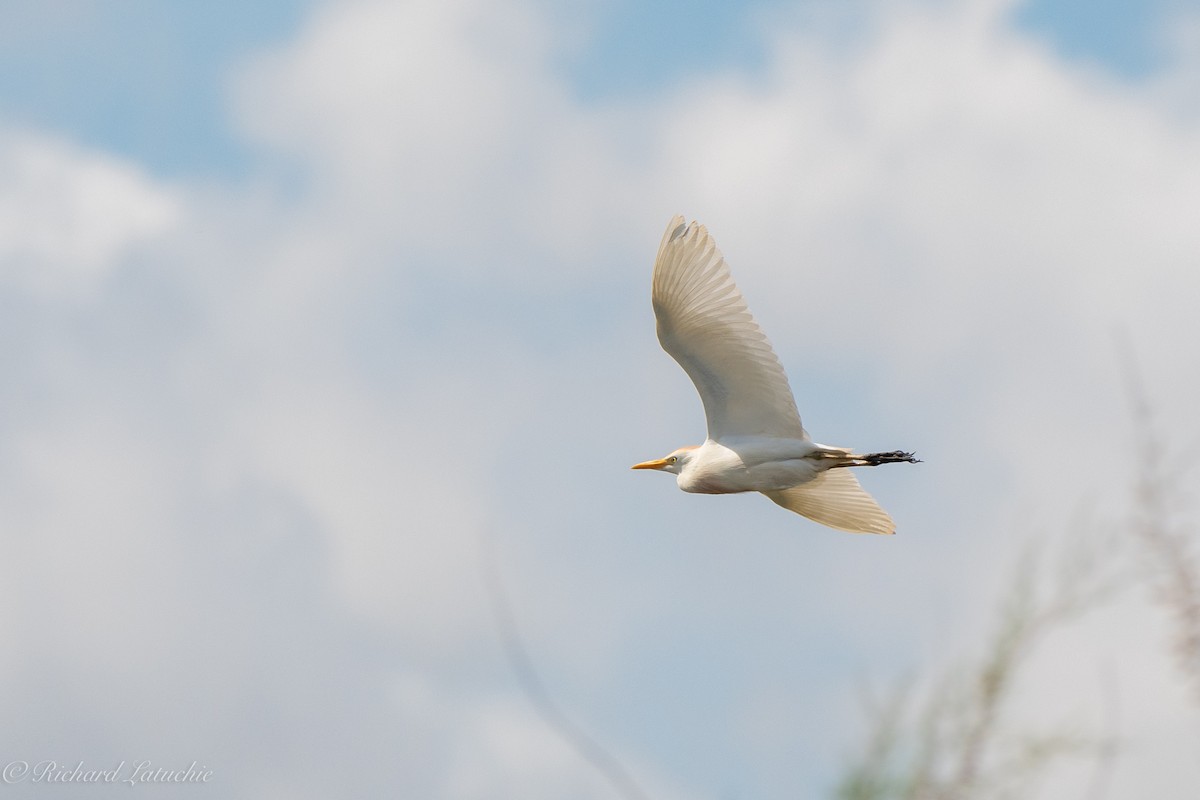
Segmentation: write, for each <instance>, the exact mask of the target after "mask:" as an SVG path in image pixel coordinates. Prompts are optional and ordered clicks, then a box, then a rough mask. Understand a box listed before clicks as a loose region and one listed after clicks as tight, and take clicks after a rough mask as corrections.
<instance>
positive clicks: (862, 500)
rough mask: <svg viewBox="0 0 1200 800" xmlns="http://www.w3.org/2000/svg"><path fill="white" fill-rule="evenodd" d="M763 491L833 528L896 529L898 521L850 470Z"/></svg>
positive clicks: (888, 530) (879, 530) (782, 503)
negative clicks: (790, 486)
mask: <svg viewBox="0 0 1200 800" xmlns="http://www.w3.org/2000/svg"><path fill="white" fill-rule="evenodd" d="M898 460H899V459H898ZM879 463H884V462H879ZM763 494H765V495H766V496H767V497H769V498H771V499H772V500H773V501H775V502H776V503H778V504H779V505H781V506H783V507H784V508H786V509H788V510H789V511H795V512H796V513H797V514H800V515H802V516H805V517H808V518H809V519H811V520H813V521H814V522H819V523H821V524H822V525H828V526H829V527H831V528H837V529H838V530H843V531H849V532H851V533H895V532H896V523H894V522H892V518H891V517H889V516H888V513H887V512H886V511H884V510H883V509H882V508H880V507H879V504H878V503H876V502H875V498H873V497H871V495H869V494H867V492H866V490H865V489H863V488H862V486H861V485H860V484H859V482H858V478H856V477H855V476H854V473H853V472H851V471H850V470H848V469H828V470H825V471H824V472H822V473H820V474H818V475H817V477H816V478H813V479H812V480H811V481H808V482H807V483H802V484H800V485H799V486H793V487H792V488H790V489H783V490H781V491H777V492H763Z"/></svg>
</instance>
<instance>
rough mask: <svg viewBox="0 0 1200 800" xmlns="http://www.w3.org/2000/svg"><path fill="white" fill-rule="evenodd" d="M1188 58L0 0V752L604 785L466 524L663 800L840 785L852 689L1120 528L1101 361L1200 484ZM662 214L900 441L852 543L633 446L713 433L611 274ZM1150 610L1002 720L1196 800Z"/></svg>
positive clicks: (488, 785) (368, 776) (1121, 470)
mask: <svg viewBox="0 0 1200 800" xmlns="http://www.w3.org/2000/svg"><path fill="white" fill-rule="evenodd" d="M1198 53H1200V7H1197V6H1196V5H1194V4H1193V3H1187V2H1182V0H1181V1H1180V2H1171V1H1169V0H1163V2H1144V3H1132V2H1117V0H1106V2H1102V3H1095V2H1092V3H1083V2H1072V1H1070V0H1053V1H1051V0H1045V1H1042V0H1031V1H1030V2H1025V3H1019V2H1015V0H926V1H924V2H922V1H920V0H873V1H866V0H864V2H850V3H839V4H833V3H825V2H819V0H812V1H811V2H798V3H784V2H775V1H773V0H772V1H770V2H768V1H766V0H764V1H763V2H745V3H717V2H702V3H698V4H697V3H690V4H684V3H677V2H662V3H634V2H618V3H610V4H600V3H594V2H585V1H584V0H580V1H579V2H566V3H550V2H543V1H542V0H506V1H504V0H437V1H436V2H434V1H433V0H412V1H411V2H383V1H382V0H353V1H347V2H338V1H336V0H329V1H327V2H325V1H322V0H307V1H306V2H284V0H271V1H270V2H264V3H256V4H245V3H234V2H225V1H224V0H219V1H218V2H214V3H208V4H204V5H203V7H201V6H199V5H194V4H185V3H154V2H149V0H146V1H145V2H143V1H142V0H135V1H134V2H129V3H123V4H119V5H116V4H108V3H98V2H88V1H87V0H56V1H55V2H45V3H39V4H30V3H19V2H8V1H7V0H0V368H2V369H3V372H4V374H5V376H6V379H5V380H4V381H3V382H0V409H2V413H0V441H3V442H4V446H3V447H2V448H0V509H3V511H2V516H0V520H2V521H0V534H2V536H3V543H4V548H3V549H4V553H5V556H6V557H5V558H4V559H3V560H2V561H0V636H2V637H3V640H4V641H5V643H6V645H7V646H6V647H5V648H4V650H3V653H2V654H0V681H3V685H4V686H5V687H7V688H8V691H6V692H5V693H4V696H3V698H2V699H0V716H2V718H3V719H4V720H5V722H6V724H5V725H4V726H3V731H2V732H0V756H2V758H0V761H3V762H4V763H3V764H0V770H4V773H3V778H4V780H5V781H6V782H12V783H15V784H23V785H24V787H25V788H24V789H19V790H16V791H22V792H28V794H27V795H22V796H31V797H50V798H52V797H66V796H71V797H76V796H81V795H83V794H87V796H88V797H108V796H114V797H115V796H118V795H120V796H125V794H126V793H127V792H128V791H129V790H130V788H131V787H130V786H128V785H122V784H121V783H120V781H117V782H115V783H106V784H101V785H93V786H88V787H86V788H82V787H79V786H77V785H72V784H69V783H63V782H60V783H57V784H56V783H53V782H51V781H49V780H48V779H45V780H39V779H37V776H36V773H35V770H36V767H37V765H39V764H45V763H47V762H53V763H55V764H58V765H60V766H63V765H65V766H66V767H68V768H70V769H74V767H75V765H76V764H82V765H83V768H84V769H85V770H86V769H97V770H114V769H117V770H121V773H120V776H119V777H120V778H122V779H124V778H128V777H130V776H131V774H132V773H133V771H134V770H135V769H136V765H138V764H142V763H146V764H149V765H150V766H151V767H152V768H153V769H158V768H163V769H174V770H186V769H187V768H188V767H189V765H191V764H192V763H193V762H195V763H196V764H197V765H199V767H202V768H203V769H206V770H209V771H211V777H210V778H209V780H208V781H207V782H206V783H205V784H204V785H182V786H179V785H167V784H162V783H155V784H153V785H147V786H144V787H142V788H145V789H146V790H147V791H148V792H153V793H154V795H155V796H167V797H185V796H186V797H199V796H202V795H204V794H206V793H214V792H215V793H216V795H219V796H221V797H231V798H255V799H258V798H263V799H264V800H265V799H267V798H318V797H320V798H325V797H331V796H332V797H382V796H396V797H412V798H454V799H456V800H457V799H460V798H461V800H485V799H491V798H511V797H521V798H526V799H527V800H540V798H561V797H574V798H597V799H599V798H610V797H616V796H617V795H616V794H615V792H614V790H613V788H612V787H611V786H609V785H608V784H607V783H606V782H605V780H604V779H603V777H602V776H600V775H598V774H597V773H596V771H595V770H594V769H593V768H592V767H591V765H589V764H588V763H587V762H586V761H585V760H584V759H582V758H581V757H580V756H579V754H578V753H576V752H574V751H573V750H572V749H571V748H570V747H569V746H568V745H567V744H566V743H564V741H563V740H562V739H561V737H559V736H558V735H556V733H555V732H554V730H553V729H552V728H550V727H549V726H548V725H547V724H546V722H545V720H544V719H542V717H540V716H539V715H538V713H537V710H536V708H535V707H534V706H533V705H532V704H531V703H530V701H529V699H528V698H527V697H526V695H525V694H524V693H523V691H522V687H521V684H520V682H519V680H518V677H517V675H516V674H515V673H514V671H513V668H512V664H510V663H509V662H508V661H507V660H506V658H505V655H504V651H503V649H502V647H501V639H500V634H499V632H498V629H497V624H496V619H495V617H494V613H493V612H494V602H493V599H492V598H491V597H490V596H489V594H488V592H487V590H486V588H485V585H484V582H483V580H482V577H481V575H482V568H483V567H484V566H485V565H486V564H487V563H488V561H487V559H486V558H485V556H484V554H485V553H486V552H493V553H494V567H495V569H496V571H497V574H499V575H500V577H501V579H502V581H503V585H504V587H505V592H506V595H507V597H508V602H509V604H510V605H511V608H512V613H513V617H514V619H515V621H516V623H517V625H518V628H519V631H520V635H521V637H522V640H523V641H524V643H525V645H526V648H527V651H528V655H529V658H530V659H531V660H532V662H533V663H534V665H535V666H536V668H537V670H538V672H539V674H540V677H541V680H542V682H543V684H544V685H545V687H546V689H547V691H548V692H549V693H550V695H551V696H552V697H553V698H554V700H555V702H556V703H557V704H558V706H559V707H560V708H561V709H562V711H563V712H564V713H565V714H566V715H567V716H569V717H570V718H571V719H572V720H573V722H574V723H575V724H577V725H578V726H580V727H581V728H582V729H584V730H586V731H587V732H588V733H589V734H590V735H591V736H593V737H594V738H595V739H596V740H597V741H599V742H601V743H602V744H603V746H604V747H605V748H607V749H608V750H610V751H611V752H612V753H613V754H614V755H615V756H616V757H617V758H619V759H620V761H621V763H622V764H623V765H624V766H625V768H626V769H627V770H628V771H629V772H630V773H631V774H633V775H635V776H636V777H637V780H638V782H639V783H640V784H641V785H642V786H643V788H644V789H645V790H646V792H647V793H648V794H650V795H651V796H652V797H654V798H656V800H659V799H660V800H702V799H709V798H711V799H712V800H717V799H720V800H726V799H727V798H772V799H773V798H802V799H805V800H807V798H822V797H831V796H832V792H833V788H834V786H835V785H836V783H837V781H838V778H839V776H840V775H841V774H842V773H843V771H844V769H845V768H846V765H847V764H849V763H850V762H851V761H852V759H853V758H854V756H855V754H856V753H858V752H859V751H860V750H861V747H862V742H863V739H864V736H865V733H866V731H867V730H868V727H869V724H868V723H869V718H868V716H867V714H866V713H865V712H864V709H863V704H862V701H861V700H862V695H863V693H864V687H877V688H878V687H888V686H895V685H898V684H899V683H900V682H902V681H905V680H908V679H912V678H913V676H917V677H918V679H920V678H923V677H924V678H929V676H936V675H938V674H941V672H940V671H942V670H945V669H948V668H950V666H951V665H953V664H955V663H960V662H962V661H964V660H969V659H970V658H971V657H972V656H973V654H977V653H978V652H979V650H980V648H981V647H982V646H983V645H984V642H985V641H986V637H987V634H988V631H989V630H990V629H991V628H992V627H993V626H994V623H995V618H996V605H997V601H998V598H999V597H1000V596H1002V594H1003V591H1004V587H1005V586H1006V584H1007V582H1008V581H1009V576H1011V574H1012V570H1013V569H1014V565H1015V564H1017V563H1018V562H1019V559H1020V558H1021V555H1022V553H1024V552H1027V551H1028V550H1029V549H1030V548H1034V549H1035V550H1036V551H1038V552H1040V551H1041V550H1042V549H1045V550H1052V549H1054V548H1055V547H1058V544H1057V543H1059V542H1061V541H1062V540H1063V537H1064V535H1066V534H1072V533H1074V534H1078V533H1079V529H1080V528H1081V527H1082V528H1083V529H1084V530H1083V532H1084V533H1085V534H1087V533H1088V532H1089V531H1090V530H1091V529H1092V528H1094V529H1095V530H1096V531H1097V538H1098V537H1099V535H1100V532H1102V531H1108V530H1109V529H1118V530H1119V529H1121V528H1122V526H1123V525H1124V521H1125V520H1128V519H1129V517H1130V514H1131V513H1132V510H1131V505H1130V504H1131V500H1130V498H1131V496H1132V494H1133V492H1132V487H1133V484H1134V481H1135V480H1136V436H1137V431H1136V428H1135V425H1134V415H1133V413H1132V412H1131V406H1130V402H1129V399H1128V394H1127V392H1126V384H1127V371H1126V370H1124V369H1123V367H1122V364H1123V363H1124V362H1123V360H1122V359H1123V358H1124V357H1127V356H1128V355H1129V354H1132V357H1133V360H1134V361H1135V362H1136V364H1137V368H1138V371H1139V373H1140V375H1141V380H1142V384H1143V387H1144V389H1145V392H1146V394H1147V396H1148V397H1150V398H1151V402H1152V404H1153V409H1154V421H1155V423H1156V424H1157V425H1158V426H1160V430H1161V431H1163V436H1162V441H1163V442H1164V447H1165V448H1166V450H1167V453H1166V456H1167V457H1168V458H1169V459H1170V460H1171V463H1173V464H1178V468H1179V470H1180V471H1179V473H1178V475H1179V476H1180V477H1179V482H1180V485H1181V486H1183V487H1184V491H1182V492H1180V499H1179V503H1180V504H1181V505H1180V508H1179V511H1178V513H1179V516H1180V518H1182V519H1185V520H1186V519H1188V513H1189V511H1190V509H1192V508H1194V507H1195V503H1196V502H1200V498H1196V497H1195V496H1194V493H1192V494H1188V492H1187V491H1186V487H1187V486H1189V485H1190V484H1188V483H1187V480H1188V478H1187V476H1188V472H1187V469H1188V467H1187V457H1188V456H1189V455H1190V454H1191V452H1192V451H1193V450H1194V448H1195V447H1196V445H1197V444H1200V428H1198V427H1197V425H1196V423H1195V421H1194V413H1193V409H1194V408H1195V407H1196V405H1197V403H1198V402H1200V373H1198V372H1197V371H1196V370H1194V369H1192V368H1191V365H1193V364H1195V363H1197V355H1198V354H1197V342H1200V322H1197V317H1196V315H1195V298H1196V297H1198V296H1200V269H1198V268H1197V263H1196V259H1197V253H1200V226H1197V225H1196V224H1195V219H1196V209H1197V208H1200V115H1198V114H1197V111H1196V110H1197V108H1200V57H1198V56H1197V54H1198ZM676 213H682V214H685V215H686V216H687V217H688V218H689V219H693V218H694V219H698V220H700V221H701V222H703V223H705V224H706V225H707V226H708V228H709V230H710V231H711V232H712V233H713V235H714V236H715V238H716V240H717V241H718V243H719V244H720V246H721V248H722V250H723V251H724V253H725V255H726V257H727V260H728V261H729V263H730V264H731V267H732V270H733V274H734V277H735V278H736V280H737V281H738V283H739V285H740V287H741V288H742V290H743V292H744V294H745V295H746V298H747V300H748V302H749V305H750V307H751V308H752V309H753V310H754V312H755V314H756V317H757V319H758V321H759V323H760V324H761V325H762V327H763V329H764V330H765V331H766V332H767V334H768V335H769V336H770V337H771V340H772V342H773V343H774V345H775V348H776V350H777V352H778V354H779V356H780V359H781V361H782V362H783V364H784V366H785V367H786V369H787V370H788V372H789V375H790V376H791V383H792V386H793V388H794V390H795V392H796V395H797V402H798V405H799V408H800V412H801V415H802V418H803V419H804V421H805V425H806V427H807V428H808V429H809V430H810V431H811V432H812V434H813V436H814V438H815V439H817V440H818V441H822V442H826V443H829V444H835V445H842V446H853V447H857V448H861V449H863V450H892V449H905V450H915V451H916V452H917V453H918V455H919V456H920V457H922V458H923V459H924V463H922V464H921V465H919V466H915V467H909V466H892V467H883V468H879V469H876V470H870V471H866V472H864V473H863V474H862V475H861V479H862V482H863V484H864V485H865V486H866V488H867V489H868V490H869V491H870V492H871V493H872V494H873V495H874V496H875V497H876V498H877V499H878V500H879V501H880V503H881V504H882V505H883V506H884V507H885V508H887V509H888V510H889V511H890V512H891V514H892V516H893V517H894V518H895V519H896V522H897V527H898V534H897V535H896V536H894V537H868V536H852V535H848V534H842V533H838V532H835V531H831V530H828V529H824V528H821V527H820V526H818V525H816V524H813V523H810V522H808V521H807V520H804V519H802V518H800V517H797V516H795V515H791V514H788V513H786V512H784V511H783V510H782V509H780V508H778V507H776V506H774V505H773V504H771V503H769V502H767V501H766V500H765V499H763V498H761V497H756V496H755V497H752V496H728V497H707V496H691V495H686V494H684V493H681V492H679V491H678V490H677V489H676V487H675V486H673V485H672V481H670V480H669V479H667V478H664V477H662V476H659V475H656V474H647V473H643V472H631V471H630V470H629V469H628V467H629V465H630V464H633V463H635V462H637V461H642V460H645V459H649V458H655V457H659V456H661V455H663V454H665V453H668V452H670V451H671V450H673V449H675V448H676V447H678V446H680V445H684V444H692V443H698V442H699V441H700V440H701V439H702V437H703V431H704V419H703V413H702V409H701V407H700V403H699V401H698V399H697V398H696V396H695V393H694V390H693V388H692V387H691V385H690V384H689V382H688V381H687V379H686V376H685V375H684V374H683V372H682V371H681V370H680V369H679V368H678V367H677V366H676V365H675V364H674V363H673V362H672V361H671V360H670V358H669V357H668V356H667V355H666V354H665V353H663V352H662V351H661V349H660V348H659V347H658V344H657V341H656V340H655V337H654V322H653V316H652V311H651V308H650V303H649V288H650V269H651V265H652V261H653V257H654V253H655V249H656V247H657V245H658V242H659V240H660V238H661V236H662V231H663V228H664V226H665V225H666V223H667V221H668V220H669V219H670V218H671V216H672V215H673V214H676ZM1190 474H1191V478H1190V479H1191V480H1192V481H1194V475H1195V473H1194V471H1193V472H1191V473H1190ZM1189 504H1190V505H1189ZM1081 519H1082V520H1084V522H1080V520H1081ZM1085 538H1086V536H1085ZM1118 549H1120V550H1121V551H1122V553H1124V556H1128V561H1129V564H1130V565H1131V568H1133V569H1134V572H1136V571H1137V569H1140V568H1141V566H1143V565H1141V563H1140V562H1139V560H1138V557H1137V553H1136V547H1135V546H1133V545H1132V544H1131V543H1125V544H1124V545H1121V547H1120V548H1118ZM1125 550H1128V551H1130V552H1128V553H1125V552H1124V551H1125ZM1068 552H1069V549H1068ZM1124 556H1122V557H1124ZM1171 635H1172V629H1171V625H1170V618H1169V617H1168V616H1167V615H1166V614H1164V613H1163V612H1162V610H1161V608H1160V607H1159V605H1158V604H1156V602H1155V596H1154V595H1153V593H1152V592H1150V591H1148V590H1147V589H1146V588H1145V587H1144V586H1140V585H1138V586H1135V587H1134V588H1132V589H1129V590H1128V591H1125V592H1123V593H1122V594H1121V595H1120V596H1119V597H1118V598H1117V599H1115V600H1112V601H1109V602H1106V603H1104V604H1103V606H1102V607H1098V608H1096V609H1094V610H1089V613H1088V614H1087V615H1085V616H1084V617H1083V618H1082V619H1081V620H1080V621H1079V622H1078V623H1077V624H1074V625H1072V626H1071V627H1070V628H1069V629H1067V630H1065V631H1063V632H1062V633H1061V635H1058V636H1056V637H1052V638H1049V640H1048V641H1045V642H1042V643H1040V644H1039V648H1038V650H1037V652H1036V653H1035V655H1034V658H1033V659H1032V662H1031V664H1030V666H1029V671H1028V673H1027V674H1025V675H1024V676H1023V683H1022V685H1021V689H1020V692H1019V693H1018V695H1017V699H1016V701H1015V702H1014V703H1013V705H1012V707H1011V708H1010V709H1008V711H1007V712H1006V713H1008V714H1010V715H1011V716H1010V717H1006V723H1007V724H1011V725H1012V726H1013V727H1014V728H1018V729H1019V728H1023V727H1028V726H1033V727H1034V728H1037V726H1051V727H1053V726H1056V725H1068V726H1072V729H1073V730H1074V729H1079V730H1083V731H1085V732H1091V733H1097V732H1098V734H1097V735H1104V736H1112V737H1115V738H1116V739H1117V740H1118V741H1119V743H1120V748H1119V755H1118V757H1117V758H1116V760H1115V761H1114V762H1113V763H1112V764H1111V766H1110V768H1109V769H1110V772H1109V774H1107V777H1106V778H1105V781H1106V794H1105V796H1106V797H1109V798H1113V800H1118V799H1119V798H1131V797H1145V796H1156V797H1179V796H1190V795H1191V794H1193V793H1195V792H1196V791H1198V790H1200V767H1198V766H1197V763H1198V762H1197V761H1196V759H1195V757H1194V755H1195V752H1196V747H1197V745H1200V741H1198V739H1200V726H1198V722H1200V720H1198V717H1197V707H1196V705H1195V703H1194V698H1193V696H1192V694H1190V693H1189V686H1188V684H1187V682H1186V681H1185V680H1184V679H1183V678H1182V677H1181V676H1180V674H1179V672H1178V671H1177V669H1176V664H1175V663H1174V662H1173V661H1172V659H1171V657H1170V652H1169V648H1170V642H1171ZM1114 708H1115V709H1116V710H1115V711H1114ZM22 764H24V765H26V767H27V768H28V772H26V771H23V770H24V769H25V768H23V767H22V766H21V765H22ZM13 765H15V766H13ZM1093 771H1094V768H1093V766H1092V765H1090V764H1089V763H1086V761H1085V762H1079V761H1076V762H1072V763H1069V764H1067V765H1065V766H1063V767H1061V768H1058V769H1056V770H1054V771H1053V774H1052V775H1050V776H1049V777H1048V778H1047V780H1046V782H1044V783H1043V784H1042V785H1041V788H1040V790H1039V792H1038V795H1037V796H1046V797H1062V796H1082V794H1083V791H1084V789H1083V788H1080V787H1084V786H1087V785H1088V782H1089V780H1090V778H1089V776H1091V775H1092V773H1093Z"/></svg>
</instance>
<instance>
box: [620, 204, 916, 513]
mask: <svg viewBox="0 0 1200 800" xmlns="http://www.w3.org/2000/svg"><path fill="white" fill-rule="evenodd" d="M652 296H653V301H654V316H655V318H656V319H657V322H658V326H657V327H658V341H659V343H661V344H662V347H663V349H664V350H666V351H667V353H669V354H670V355H671V357H672V358H674V359H675V360H676V361H678V362H679V365H680V366H681V367H683V370H684V372H686V373H687V374H688V376H689V377H690V378H691V379H692V383H694V384H695V385H696V391H697V392H699V394H700V400H701V401H702V402H703V403H704V414H705V417H707V419H708V438H707V439H706V440H705V441H704V444H701V445H692V446H688V447H681V448H679V449H678V450H676V451H674V452H673V453H671V454H669V455H667V456H665V457H663V458H657V459H654V460H653V461H643V462H642V463H640V464H634V465H633V469H654V470H659V471H661V472H669V473H671V474H673V475H675V476H677V477H676V481H677V483H678V484H679V488H680V489H682V490H683V491H685V492H700V493H704V494H732V493H735V492H762V493H763V494H765V495H766V496H767V497H769V498H771V499H772V500H773V501H775V502H776V503H778V504H779V505H781V506H783V507H784V508H786V509H789V510H791V511H795V512H796V513H797V514H802V515H803V516H805V517H808V518H809V519H811V520H814V521H816V522H819V523H821V524H822V525H828V526H829V527H831V528H838V529H840V530H844V531H851V532H853V533H895V531H896V525H895V523H894V522H892V518H891V517H890V516H888V514H887V512H886V511H884V510H883V509H882V508H880V507H879V504H878V503H876V502H875V500H874V498H872V497H871V495H869V494H867V492H866V491H865V490H864V489H863V488H862V486H861V485H859V482H858V478H856V477H855V476H854V473H853V472H851V471H850V470H849V469H848V467H874V466H878V465H879V464H890V463H895V462H909V463H916V462H918V461H919V459H917V458H914V457H913V454H912V453H905V452H902V451H899V450H896V451H892V452H888V453H866V454H857V453H855V452H853V450H851V449H849V448H845V447H830V446H828V445H823V444H817V443H816V442H814V441H813V440H812V438H811V437H810V436H809V435H808V432H807V431H806V430H804V426H803V425H801V424H800V414H799V412H798V411H797V410H796V400H795V398H794V397H793V396H792V390H791V387H790V386H789V385H788V379H787V375H786V374H785V373H784V371H783V366H782V365H781V364H780V363H779V358H778V357H777V356H776V355H775V351H774V350H773V349H772V348H771V343H770V342H769V341H767V337H766V336H765V335H764V334H763V332H762V329H761V328H759V327H758V323H756V322H755V321H754V317H753V316H751V314H750V309H749V308H747V306H746V301H745V300H744V299H743V298H742V293H741V292H740V291H739V290H738V288H737V285H736V284H734V282H733V276H732V275H731V274H730V272H729V266H728V265H727V264H726V263H725V258H724V256H722V255H721V251H720V250H718V249H717V244H716V242H714V241H713V238H712V237H711V236H710V235H709V233H708V230H707V229H706V228H705V227H704V226H703V225H700V224H698V223H696V222H692V223H691V224H690V225H689V224H685V223H684V219H683V217H681V216H675V217H674V218H672V220H671V222H670V223H669V224H668V225H667V232H666V233H665V234H664V235H663V240H662V244H661V245H660V246H659V248H658V258H657V259H655V262H654V288H653V295H652Z"/></svg>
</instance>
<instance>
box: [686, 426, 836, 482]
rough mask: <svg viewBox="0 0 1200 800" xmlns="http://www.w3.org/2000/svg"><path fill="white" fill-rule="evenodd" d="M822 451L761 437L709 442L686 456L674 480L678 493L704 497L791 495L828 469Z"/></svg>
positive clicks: (809, 444) (791, 441) (800, 442)
mask: <svg viewBox="0 0 1200 800" xmlns="http://www.w3.org/2000/svg"><path fill="white" fill-rule="evenodd" d="M822 450H823V448H821V446H820V445H816V444H814V443H813V442H811V441H807V440H804V439H772V438H768V437H763V436H741V437H730V438H729V439H727V440H725V441H724V442H715V441H713V440H712V439H708V440H706V441H705V442H704V444H702V445H700V446H699V447H697V448H695V449H689V450H685V451H684V453H685V454H686V455H684V456H683V458H681V459H680V462H679V463H680V464H681V467H680V469H679V472H678V474H677V477H676V482H677V483H678V484H679V488H680V489H682V490H683V491H685V492H697V493H700V494H734V493H736V492H763V491H779V490H782V489H789V488H791V487H793V486H796V485H798V484H801V483H807V482H808V481H811V480H812V479H813V478H815V477H816V476H817V473H818V472H821V471H822V470H823V469H826V468H827V467H828V466H829V462H828V461H827V459H823V458H821V457H820V455H819V454H820V453H821V452H822Z"/></svg>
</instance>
